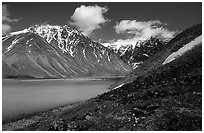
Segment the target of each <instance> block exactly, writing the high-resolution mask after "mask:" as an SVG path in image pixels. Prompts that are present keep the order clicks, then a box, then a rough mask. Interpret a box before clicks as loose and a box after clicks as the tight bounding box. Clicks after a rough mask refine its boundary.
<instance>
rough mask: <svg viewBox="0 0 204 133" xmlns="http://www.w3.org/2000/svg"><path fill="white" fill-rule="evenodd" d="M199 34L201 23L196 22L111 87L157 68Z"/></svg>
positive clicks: (200, 33)
mask: <svg viewBox="0 0 204 133" xmlns="http://www.w3.org/2000/svg"><path fill="white" fill-rule="evenodd" d="M201 35H202V24H197V25H195V26H192V27H190V28H188V29H186V30H184V31H183V32H181V33H180V34H178V35H177V36H176V37H174V38H173V39H172V40H170V41H169V43H168V44H166V45H165V47H164V48H163V49H161V50H160V51H158V52H157V53H155V54H154V55H153V56H152V57H151V58H149V59H147V60H146V61H145V62H144V63H143V64H142V65H140V66H139V67H138V68H136V69H135V70H134V71H133V72H132V73H130V74H129V75H128V76H127V77H126V78H124V79H122V80H121V81H119V82H117V83H115V84H114V85H112V86H111V87H112V88H114V87H117V86H119V85H121V84H126V83H128V82H132V81H133V80H135V79H136V78H137V77H138V76H142V75H145V74H146V73H147V72H149V71H151V70H153V69H157V68H158V67H160V66H162V65H163V62H164V61H165V60H166V58H167V57H168V56H170V55H171V54H172V53H174V52H176V51H178V50H179V49H180V48H182V47H183V46H185V45H186V44H188V43H190V42H191V41H193V40H194V39H196V38H197V37H199V36H201Z"/></svg>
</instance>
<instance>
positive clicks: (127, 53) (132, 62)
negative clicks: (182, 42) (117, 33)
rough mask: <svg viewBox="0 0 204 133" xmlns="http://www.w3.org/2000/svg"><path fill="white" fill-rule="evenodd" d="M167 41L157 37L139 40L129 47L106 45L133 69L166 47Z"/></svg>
mask: <svg viewBox="0 0 204 133" xmlns="http://www.w3.org/2000/svg"><path fill="white" fill-rule="evenodd" d="M167 43H168V41H167V40H161V39H159V38H157V37H152V36H151V37H149V38H147V39H146V40H139V41H137V42H135V44H134V45H133V44H129V45H120V46H117V45H112V44H110V45H106V47H108V48H109V49H111V50H113V51H114V52H115V53H117V54H119V55H120V58H121V59H122V60H123V61H124V62H125V63H126V64H128V65H129V66H131V67H132V68H133V69H135V68H137V67H138V66H139V65H141V64H142V63H143V62H144V61H145V60H147V59H148V58H149V57H151V56H152V55H154V54H155V53H156V52H157V51H159V50H160V49H162V48H163V47H165V45H166V44H167Z"/></svg>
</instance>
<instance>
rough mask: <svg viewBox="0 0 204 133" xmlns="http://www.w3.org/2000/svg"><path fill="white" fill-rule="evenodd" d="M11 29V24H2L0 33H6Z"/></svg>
mask: <svg viewBox="0 0 204 133" xmlns="http://www.w3.org/2000/svg"><path fill="white" fill-rule="evenodd" d="M10 31H11V26H10V25H8V24H2V34H3V35H4V34H8V33H9V32H10Z"/></svg>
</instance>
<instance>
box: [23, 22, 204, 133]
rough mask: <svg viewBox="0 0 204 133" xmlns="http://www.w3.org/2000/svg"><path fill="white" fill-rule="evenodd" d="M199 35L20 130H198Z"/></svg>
mask: <svg viewBox="0 0 204 133" xmlns="http://www.w3.org/2000/svg"><path fill="white" fill-rule="evenodd" d="M201 35H202V25H201V24H198V25H195V26H193V27H191V28H189V29H187V30H185V31H183V32H182V33H180V34H179V35H177V36H176V37H175V38H173V39H172V40H171V41H170V42H169V43H168V44H167V45H166V46H165V47H164V48H162V49H161V50H160V51H158V52H157V53H155V54H154V55H153V56H151V57H150V58H149V59H147V60H146V61H144V63H143V64H142V65H140V66H139V67H138V68H136V69H135V70H134V71H133V72H132V73H131V74H130V75H129V76H127V77H126V78H125V79H124V80H122V81H120V82H118V83H117V84H116V85H115V86H113V87H111V88H110V89H111V90H110V91H108V92H106V93H104V94H101V95H99V96H97V97H95V98H92V99H90V100H88V101H86V102H82V103H80V104H78V105H75V106H74V105H73V106H72V108H69V109H66V110H65V111H63V112H62V113H61V114H60V115H59V116H58V117H57V119H55V120H54V121H52V122H51V123H46V124H43V123H38V125H36V124H34V125H33V126H29V127H28V128H26V129H22V130H29V129H32V130H34V129H36V130H38V129H43V130H108V131H110V130H120V131H124V130H125V131H127V130H135V131H150V130H159V131H164V130H170V131H174V130H176V131H179V130H197V131H200V130H202V36H201Z"/></svg>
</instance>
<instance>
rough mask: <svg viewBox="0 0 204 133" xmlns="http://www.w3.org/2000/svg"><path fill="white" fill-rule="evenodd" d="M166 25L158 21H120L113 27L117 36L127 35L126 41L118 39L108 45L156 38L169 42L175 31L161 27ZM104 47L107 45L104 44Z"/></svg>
mask: <svg viewBox="0 0 204 133" xmlns="http://www.w3.org/2000/svg"><path fill="white" fill-rule="evenodd" d="M164 25H167V24H165V23H162V22H160V21H159V20H151V21H137V20H122V21H120V22H117V23H116V25H115V26H114V28H115V31H116V33H117V34H127V35H128V38H127V39H118V40H116V41H114V42H111V43H109V44H112V45H116V46H117V47H118V48H119V47H120V45H128V44H132V45H134V44H136V42H137V41H139V40H145V39H147V38H149V37H151V36H152V37H158V38H160V39H162V40H170V39H171V38H173V37H174V35H175V33H176V32H175V31H170V30H168V29H166V28H164V27H163V26H164ZM105 45H108V43H107V44H105Z"/></svg>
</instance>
